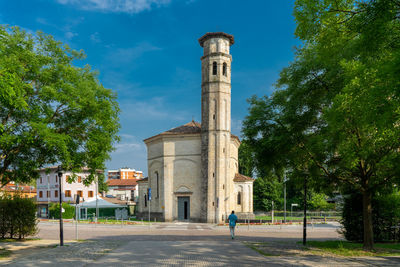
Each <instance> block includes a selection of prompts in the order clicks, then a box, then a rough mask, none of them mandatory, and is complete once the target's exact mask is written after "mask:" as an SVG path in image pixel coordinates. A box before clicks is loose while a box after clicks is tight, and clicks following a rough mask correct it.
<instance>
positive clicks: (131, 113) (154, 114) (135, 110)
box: [120, 97, 190, 122]
mask: <svg viewBox="0 0 400 267" xmlns="http://www.w3.org/2000/svg"><path fill="white" fill-rule="evenodd" d="M120 107H121V110H122V114H121V116H122V117H123V118H125V119H129V120H133V119H134V120H137V121H139V120H140V121H146V122H151V121H153V120H172V121H184V120H185V119H187V118H190V117H188V116H187V115H186V112H183V111H181V112H179V111H177V110H175V109H174V107H172V106H168V105H166V104H165V101H164V98H162V97H154V98H151V99H149V100H148V101H132V102H129V103H122V104H120Z"/></svg>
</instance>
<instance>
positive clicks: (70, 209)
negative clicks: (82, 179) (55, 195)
mask: <svg viewBox="0 0 400 267" xmlns="http://www.w3.org/2000/svg"><path fill="white" fill-rule="evenodd" d="M62 207H63V209H64V210H65V211H64V212H63V216H62V217H63V219H72V218H74V217H75V207H74V206H71V205H70V204H68V203H62ZM49 215H50V216H49V218H54V219H59V218H60V204H59V203H51V204H50V207H49Z"/></svg>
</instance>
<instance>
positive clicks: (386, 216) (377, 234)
mask: <svg viewBox="0 0 400 267" xmlns="http://www.w3.org/2000/svg"><path fill="white" fill-rule="evenodd" d="M362 203H363V202H362V195H361V194H356V193H355V194H352V195H349V196H347V197H345V199H344V206H343V214H342V215H343V216H342V220H341V223H342V225H343V230H342V232H343V234H344V237H345V238H346V239H347V240H349V241H355V242H363V239H364V238H363V229H364V224H363V213H362ZM399 223H400V194H399V192H396V193H392V194H384V195H376V196H374V197H373V199H372V225H373V232H374V241H375V242H384V241H398V240H396V239H399V238H398V237H397V238H396V233H397V232H398V231H399V230H398V229H397V227H398V225H399Z"/></svg>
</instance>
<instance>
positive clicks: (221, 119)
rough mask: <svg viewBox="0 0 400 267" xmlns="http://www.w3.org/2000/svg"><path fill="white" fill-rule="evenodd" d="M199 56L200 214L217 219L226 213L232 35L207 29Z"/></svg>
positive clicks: (212, 219) (220, 219)
mask: <svg viewBox="0 0 400 267" xmlns="http://www.w3.org/2000/svg"><path fill="white" fill-rule="evenodd" d="M199 43H200V45H201V46H202V47H203V49H204V55H203V56H202V57H201V63H202V85H201V102H202V108H201V164H202V166H201V175H202V179H203V180H202V195H203V196H204V197H203V201H202V208H201V216H202V218H204V220H206V221H207V222H209V223H218V222H221V221H222V219H223V215H225V214H226V213H227V211H226V208H227V205H226V203H225V202H226V201H227V193H226V192H227V190H228V179H229V158H230V151H229V150H230V138H231V62H232V56H231V55H230V54H229V50H230V46H231V45H232V44H233V43H234V39H233V36H232V35H229V34H226V33H222V32H217V33H207V34H205V35H204V36H202V37H201V38H200V39H199Z"/></svg>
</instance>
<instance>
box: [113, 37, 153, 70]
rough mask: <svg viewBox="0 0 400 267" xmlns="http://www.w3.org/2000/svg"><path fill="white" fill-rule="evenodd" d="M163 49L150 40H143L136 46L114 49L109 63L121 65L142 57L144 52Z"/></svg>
mask: <svg viewBox="0 0 400 267" xmlns="http://www.w3.org/2000/svg"><path fill="white" fill-rule="evenodd" d="M158 50H161V48H160V47H157V46H154V45H152V44H150V43H148V42H141V43H139V44H137V45H136V46H134V47H129V48H119V49H116V50H112V51H111V52H110V54H109V55H108V58H107V59H108V63H109V62H112V63H114V64H117V65H120V64H121V63H130V64H131V63H132V61H133V60H135V59H137V58H139V57H141V56H142V55H143V54H144V53H147V52H152V51H158Z"/></svg>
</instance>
